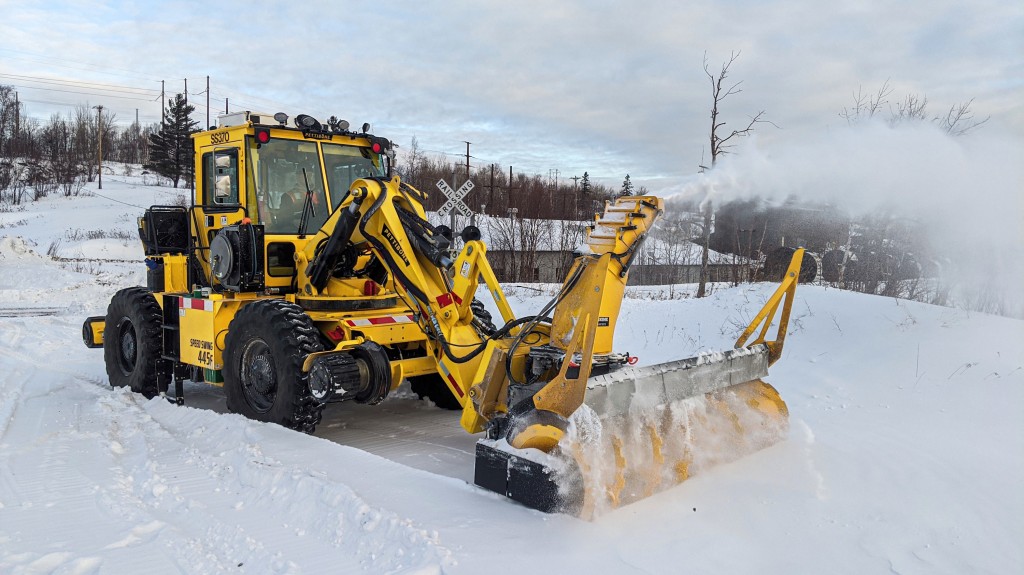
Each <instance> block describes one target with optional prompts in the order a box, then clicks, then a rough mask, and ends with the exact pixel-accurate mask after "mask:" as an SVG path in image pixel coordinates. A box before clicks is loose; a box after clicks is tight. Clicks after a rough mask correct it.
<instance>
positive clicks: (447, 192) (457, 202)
mask: <svg viewBox="0 0 1024 575" xmlns="http://www.w3.org/2000/svg"><path fill="white" fill-rule="evenodd" d="M473 187H474V186H473V180H466V183H465V184H462V185H461V186H459V189H458V190H453V189H452V187H451V186H449V185H448V182H446V181H444V180H443V179H442V180H439V181H438V182H437V189H439V190H441V193H442V194H444V197H446V198H448V201H447V202H445V203H444V205H443V206H441V209H439V210H437V214H438V215H439V216H441V217H442V218H443V217H445V216H447V215H448V214H450V213H451V212H452V210H455V211H456V212H459V213H460V214H462V215H463V216H465V217H467V218H471V217H473V210H471V209H469V206H467V205H466V204H464V203H463V202H462V198H464V197H466V194H468V193H469V192H471V191H472V190H473Z"/></svg>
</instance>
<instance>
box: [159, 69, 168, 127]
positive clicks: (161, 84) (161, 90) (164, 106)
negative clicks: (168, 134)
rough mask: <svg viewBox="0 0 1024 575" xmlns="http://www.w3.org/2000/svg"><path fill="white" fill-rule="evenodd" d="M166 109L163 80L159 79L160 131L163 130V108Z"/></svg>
mask: <svg viewBox="0 0 1024 575" xmlns="http://www.w3.org/2000/svg"><path fill="white" fill-rule="evenodd" d="M166 109H167V105H166V104H164V81H163V80H160V131H161V132H162V131H164V110H166Z"/></svg>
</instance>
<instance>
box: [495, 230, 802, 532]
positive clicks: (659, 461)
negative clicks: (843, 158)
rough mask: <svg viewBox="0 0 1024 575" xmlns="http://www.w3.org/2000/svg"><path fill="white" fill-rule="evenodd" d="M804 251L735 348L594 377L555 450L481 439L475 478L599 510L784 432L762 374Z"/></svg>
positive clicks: (543, 501)
mask: <svg viewBox="0 0 1024 575" xmlns="http://www.w3.org/2000/svg"><path fill="white" fill-rule="evenodd" d="M802 256H803V250H797V253H796V254H794V257H793V261H792V262H791V264H790V266H789V269H788V270H787V273H786V277H785V279H784V280H783V282H782V284H781V285H780V286H779V288H778V289H777V290H776V291H775V293H774V294H773V295H772V297H771V298H769V300H768V302H767V303H766V304H765V306H764V307H763V308H762V310H761V311H760V312H759V313H758V314H757V316H756V317H755V319H754V321H753V322H751V324H750V325H749V326H748V327H747V329H746V330H744V332H743V334H742V335H741V336H740V338H739V340H738V341H737V342H736V349H733V350H728V351H724V352H718V353H712V354H705V355H700V356H697V357H692V358H688V359H683V360H679V361H673V362H669V363H663V364H658V365H653V366H647V367H639V368H623V369H621V370H618V371H614V372H612V373H608V374H603V375H600V376H595V377H591V378H590V379H589V380H588V381H587V392H586V397H585V399H584V404H583V405H582V406H581V407H580V408H579V409H578V410H577V411H576V412H575V413H574V414H573V416H572V417H571V418H570V427H569V430H568V432H567V433H566V435H565V436H564V437H563V438H562V440H561V441H560V442H559V444H558V446H557V447H556V449H554V450H553V451H551V452H550V453H543V452H540V451H538V450H534V449H522V450H519V449H514V448H512V447H511V446H509V445H508V444H507V443H506V442H504V441H488V440H481V441H480V442H478V443H477V448H476V458H477V462H476V476H475V482H476V483H477V484H478V485H480V486H482V487H485V488H487V489H490V490H492V491H496V492H498V493H502V494H503V495H506V496H507V497H510V498H512V499H514V500H516V501H519V502H520V503H523V504H524V505H527V506H528V507H532V508H535V509H539V510H541V511H546V512H562V513H568V514H571V515H577V516H580V517H583V518H592V517H594V516H596V515H599V514H600V513H602V512H604V511H607V510H609V509H614V508H616V507H619V506H621V505H625V504H628V503H631V502H633V501H637V500H639V499H643V498H644V497H648V496H650V495H653V494H654V493H657V492H658V491H661V490H664V489H667V488H669V487H672V486H674V485H676V484H678V483H680V482H682V481H684V480H686V479H687V478H688V477H690V476H691V475H693V474H695V473H699V472H701V471H703V470H705V469H708V468H710V467H713V466H715V465H719V464H721V463H725V462H728V461H732V460H735V459H738V458H740V457H742V456H744V455H746V454H749V453H752V452H754V451H757V450H759V449H763V448H765V447H767V446H769V445H772V444H774V443H776V442H778V441H780V440H782V439H783V438H784V437H785V434H786V432H787V430H788V415H789V414H788V411H787V408H786V404H785V403H784V402H783V400H782V399H781V397H780V396H779V394H778V392H777V391H776V390H775V388H773V387H772V386H771V385H769V384H768V383H765V382H764V381H763V378H764V377H765V376H767V374H768V367H769V365H771V364H772V363H774V362H775V361H776V360H777V359H778V357H779V355H780V354H781V351H782V344H783V341H784V339H785V333H786V328H787V324H788V321H789V313H790V309H791V307H792V300H793V294H794V293H795V289H796V279H797V274H798V273H799V269H800V263H801V259H802ZM780 306H781V307H782V314H781V317H780V318H779V323H778V329H777V331H776V336H775V339H774V340H771V341H768V340H766V335H767V333H768V330H769V328H770V327H771V326H772V325H773V319H774V316H775V314H776V312H777V310H778V309H779V307H780ZM759 328H760V332H759V335H758V337H757V338H756V339H755V340H754V341H753V342H751V343H749V344H747V340H748V339H749V338H750V336H752V335H753V334H754V333H755V332H757V331H758V329H759Z"/></svg>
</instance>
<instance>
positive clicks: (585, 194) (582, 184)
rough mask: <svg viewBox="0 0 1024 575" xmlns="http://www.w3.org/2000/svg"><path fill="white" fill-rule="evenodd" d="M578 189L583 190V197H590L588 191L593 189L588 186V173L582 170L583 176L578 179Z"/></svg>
mask: <svg viewBox="0 0 1024 575" xmlns="http://www.w3.org/2000/svg"><path fill="white" fill-rule="evenodd" d="M580 191H581V192H583V197H584V198H589V197H590V192H592V191H593V190H592V189H591V187H590V174H588V173H587V172H583V177H582V178H581V179H580Z"/></svg>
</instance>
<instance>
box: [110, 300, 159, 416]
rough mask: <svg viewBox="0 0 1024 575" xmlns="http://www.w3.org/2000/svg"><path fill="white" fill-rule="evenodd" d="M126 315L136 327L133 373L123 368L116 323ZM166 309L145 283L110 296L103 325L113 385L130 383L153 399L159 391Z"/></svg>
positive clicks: (130, 385)
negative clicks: (127, 372) (161, 307)
mask: <svg viewBox="0 0 1024 575" xmlns="http://www.w3.org/2000/svg"><path fill="white" fill-rule="evenodd" d="M123 319H127V320H128V321H130V322H131V323H132V326H133V327H134V328H135V347H136V351H135V367H134V369H133V370H132V372H131V373H129V374H125V373H124V372H123V371H122V370H121V366H120V359H119V357H118V356H119V355H120V353H121V350H120V342H119V341H118V337H117V326H118V324H119V323H120V322H121V320H123ZM162 324H163V312H162V311H161V309H160V305H159V304H158V303H157V302H156V298H155V297H154V296H153V294H152V293H151V292H150V291H149V290H148V289H146V288H144V287H130V288H125V289H122V290H120V291H118V292H117V293H115V294H114V297H112V298H110V305H108V306H107V315H106V317H105V318H104V328H103V332H104V333H103V335H104V337H103V361H104V363H105V364H106V368H107V377H109V378H110V385H111V386H113V387H128V388H129V389H131V390H132V391H133V392H135V393H141V394H142V395H143V396H145V397H146V398H147V399H152V398H154V397H156V396H157V395H158V394H159V393H160V388H159V387H160V386H159V373H160V372H161V371H164V370H163V369H162V368H163V367H164V365H163V364H164V363H165V362H166V360H164V359H161V357H160V356H161V354H162V351H163V333H162V331H163V329H162Z"/></svg>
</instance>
